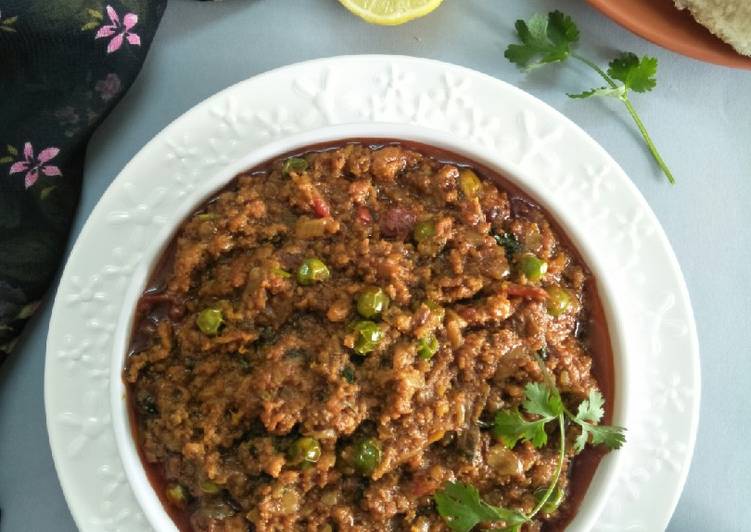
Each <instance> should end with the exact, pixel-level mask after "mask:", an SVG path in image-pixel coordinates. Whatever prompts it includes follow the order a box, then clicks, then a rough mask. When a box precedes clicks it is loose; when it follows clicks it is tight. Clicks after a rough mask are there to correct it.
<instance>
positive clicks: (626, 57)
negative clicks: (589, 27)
mask: <svg viewBox="0 0 751 532" xmlns="http://www.w3.org/2000/svg"><path fill="white" fill-rule="evenodd" d="M608 75H609V76H610V77H611V78H613V79H617V80H618V81H622V82H623V86H624V87H626V90H632V91H636V92H649V91H651V90H652V89H654V88H655V86H656V85H657V80H656V79H655V76H656V75H657V59H656V58H654V57H648V56H644V57H642V58H641V59H640V58H639V57H637V55H636V54H633V53H631V52H625V53H622V54H621V55H620V56H618V57H616V58H615V59H613V60H612V61H611V62H610V64H609V68H608Z"/></svg>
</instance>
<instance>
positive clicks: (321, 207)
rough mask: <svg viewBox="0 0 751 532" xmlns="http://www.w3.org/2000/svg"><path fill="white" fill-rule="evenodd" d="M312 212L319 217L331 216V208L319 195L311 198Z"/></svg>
mask: <svg viewBox="0 0 751 532" xmlns="http://www.w3.org/2000/svg"><path fill="white" fill-rule="evenodd" d="M313 212H314V213H316V216H318V217H319V218H326V217H327V216H331V210H330V209H329V206H328V204H327V203H326V202H325V201H323V200H322V199H321V198H319V197H315V198H313Z"/></svg>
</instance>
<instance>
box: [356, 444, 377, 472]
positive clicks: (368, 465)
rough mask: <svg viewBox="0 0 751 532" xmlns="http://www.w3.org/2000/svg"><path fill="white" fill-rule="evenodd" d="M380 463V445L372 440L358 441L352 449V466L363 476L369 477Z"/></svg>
mask: <svg viewBox="0 0 751 532" xmlns="http://www.w3.org/2000/svg"><path fill="white" fill-rule="evenodd" d="M380 463H381V444H380V443H379V442H378V440H376V439H374V438H367V439H365V440H360V441H358V442H357V443H356V444H355V446H354V449H352V465H353V466H354V467H355V469H357V470H358V471H359V472H360V473H362V474H363V475H370V474H371V473H373V471H375V468H376V467H378V464H380Z"/></svg>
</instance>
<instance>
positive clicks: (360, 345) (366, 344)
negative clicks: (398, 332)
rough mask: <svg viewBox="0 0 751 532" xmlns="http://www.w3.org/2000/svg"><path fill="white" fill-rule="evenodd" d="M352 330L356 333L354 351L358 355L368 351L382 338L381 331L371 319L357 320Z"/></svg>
mask: <svg viewBox="0 0 751 532" xmlns="http://www.w3.org/2000/svg"><path fill="white" fill-rule="evenodd" d="M354 330H355V333H357V338H356V339H355V353H357V354H358V355H365V354H367V353H370V352H371V351H373V350H374V349H375V348H376V346H378V344H379V343H380V342H381V340H383V331H382V330H381V328H380V327H379V326H378V324H377V323H374V322H372V321H358V322H357V323H356V324H355V327H354Z"/></svg>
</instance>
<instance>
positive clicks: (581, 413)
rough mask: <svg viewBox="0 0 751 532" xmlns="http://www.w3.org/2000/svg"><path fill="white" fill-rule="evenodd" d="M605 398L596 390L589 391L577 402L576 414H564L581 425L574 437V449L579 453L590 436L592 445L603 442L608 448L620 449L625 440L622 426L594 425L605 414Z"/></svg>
mask: <svg viewBox="0 0 751 532" xmlns="http://www.w3.org/2000/svg"><path fill="white" fill-rule="evenodd" d="M604 404H605V400H604V399H603V398H602V394H601V393H600V392H599V391H597V390H592V391H591V392H589V398H588V399H587V400H585V401H582V402H581V403H580V404H579V409H578V410H577V412H576V416H572V415H571V414H570V413H569V412H567V413H566V415H567V416H568V417H569V418H570V419H571V421H573V422H574V423H576V424H577V425H579V426H580V427H581V430H582V432H581V434H580V435H579V436H578V437H577V438H576V442H575V443H574V450H575V451H576V452H577V453H579V452H581V451H582V450H583V449H584V446H585V445H586V444H587V442H588V441H589V439H590V435H591V437H592V445H599V444H604V445H605V446H606V447H607V448H608V449H620V447H621V446H622V445H623V443H624V442H625V441H626V436H625V434H624V432H625V430H626V429H624V428H623V427H611V426H608V425H596V423H599V421H600V420H601V419H602V416H603V415H604V414H605V411H604V410H603V405H604Z"/></svg>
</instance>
